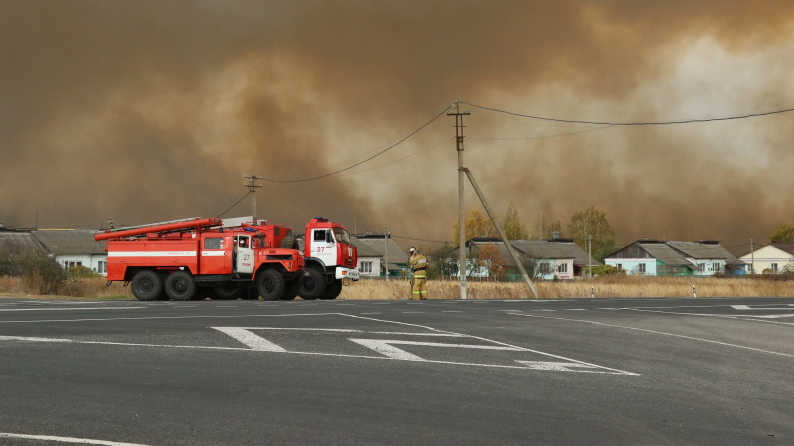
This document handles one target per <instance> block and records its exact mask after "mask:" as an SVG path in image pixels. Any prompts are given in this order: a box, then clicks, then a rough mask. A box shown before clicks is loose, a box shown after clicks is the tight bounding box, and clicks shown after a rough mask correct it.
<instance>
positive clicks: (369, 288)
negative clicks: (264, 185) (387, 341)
mask: <svg viewBox="0 0 794 446" xmlns="http://www.w3.org/2000/svg"><path fill="white" fill-rule="evenodd" d="M693 284H694V285H695V286H696V290H697V296H698V297H766V296H780V297H794V281H779V280H760V279H741V278H739V279H734V278H698V279H694V278H686V277H625V276H616V277H604V278H596V279H594V280H592V281H580V280H576V281H566V282H537V283H536V287H537V289H538V294H539V296H540V298H546V299H549V298H566V297H590V292H591V288H592V289H594V291H595V296H596V297H690V296H691V295H692V285H693ZM468 285H469V286H468V290H469V297H470V298H473V299H513V298H522V297H528V296H529V291H528V290H527V288H526V286H525V285H524V284H523V283H500V282H469V284H468ZM458 293H459V288H458V283H457V282H452V281H430V282H429V283H428V296H429V297H430V298H431V299H454V298H457V297H458V296H459V294H458ZM409 296H410V285H409V283H408V281H405V280H391V281H389V282H385V281H382V280H361V281H359V282H357V283H354V284H352V285H350V286H346V287H344V288H343V289H342V295H341V296H340V298H341V299H351V300H352V299H407V298H409Z"/></svg>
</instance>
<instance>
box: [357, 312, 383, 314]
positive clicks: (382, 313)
mask: <svg viewBox="0 0 794 446" xmlns="http://www.w3.org/2000/svg"><path fill="white" fill-rule="evenodd" d="M359 314H383V313H381V312H379V311H375V312H371V313H359Z"/></svg>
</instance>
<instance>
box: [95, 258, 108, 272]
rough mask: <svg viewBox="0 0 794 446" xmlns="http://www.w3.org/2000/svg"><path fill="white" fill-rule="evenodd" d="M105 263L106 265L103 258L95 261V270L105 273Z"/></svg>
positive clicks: (106, 263)
mask: <svg viewBox="0 0 794 446" xmlns="http://www.w3.org/2000/svg"><path fill="white" fill-rule="evenodd" d="M107 265H108V262H106V261H104V260H100V261H99V262H97V272H98V273H99V274H105V273H106V272H107V268H108V266H107Z"/></svg>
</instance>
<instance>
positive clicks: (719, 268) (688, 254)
mask: <svg viewBox="0 0 794 446" xmlns="http://www.w3.org/2000/svg"><path fill="white" fill-rule="evenodd" d="M604 263H605V264H606V265H609V266H613V267H615V268H617V269H618V270H620V271H625V273H626V274H629V275H645V276H713V275H716V274H724V273H726V272H728V273H730V272H732V271H733V270H734V269H735V268H736V267H737V265H739V264H740V262H738V261H737V260H736V257H734V255H733V254H731V253H730V252H729V251H728V250H727V249H725V248H723V247H722V246H721V245H720V243H719V242H718V241H714V240H701V241H697V242H680V241H663V240H650V239H642V240H637V241H635V242H632V243H630V244H628V245H626V246H624V247H622V248H620V249H618V250H617V251H614V252H612V253H610V254H609V255H607V256H606V258H605V259H604Z"/></svg>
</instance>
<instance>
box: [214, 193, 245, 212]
mask: <svg viewBox="0 0 794 446" xmlns="http://www.w3.org/2000/svg"><path fill="white" fill-rule="evenodd" d="M250 194H251V191H248V192H246V193H245V195H243V196H242V197H240V199H239V200H237V201H235V202H234V204H233V205H231V206H229V207H228V208H226V210H225V211H223V212H221V213H220V214H218V217H223V216H224V215H226V213H227V212H229V211H231V210H232V209H234V208H235V207H236V206H237V205H238V204H240V202H242V201H243V200H244V199H245V197H247V196H248V195H250Z"/></svg>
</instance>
